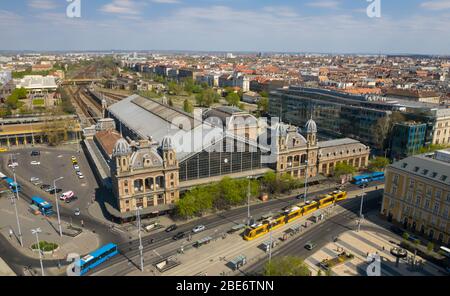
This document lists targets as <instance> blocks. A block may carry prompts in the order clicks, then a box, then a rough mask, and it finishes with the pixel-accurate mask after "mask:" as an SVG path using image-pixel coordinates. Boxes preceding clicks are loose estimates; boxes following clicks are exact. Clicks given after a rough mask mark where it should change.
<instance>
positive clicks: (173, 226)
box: [166, 224, 178, 232]
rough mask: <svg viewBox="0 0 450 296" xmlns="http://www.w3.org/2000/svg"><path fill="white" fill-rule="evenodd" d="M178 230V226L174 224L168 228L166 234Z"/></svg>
mask: <svg viewBox="0 0 450 296" xmlns="http://www.w3.org/2000/svg"><path fill="white" fill-rule="evenodd" d="M177 228H178V226H177V225H176V224H172V225H170V226H169V227H167V228H166V232H171V231H174V230H175V229H177Z"/></svg>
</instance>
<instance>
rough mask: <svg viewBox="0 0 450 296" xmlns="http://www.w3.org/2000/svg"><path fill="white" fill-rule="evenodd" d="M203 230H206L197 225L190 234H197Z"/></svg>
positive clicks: (202, 226)
mask: <svg viewBox="0 0 450 296" xmlns="http://www.w3.org/2000/svg"><path fill="white" fill-rule="evenodd" d="M205 229H206V227H205V225H198V226H195V227H194V228H193V229H192V232H193V233H199V232H202V231H204V230H205Z"/></svg>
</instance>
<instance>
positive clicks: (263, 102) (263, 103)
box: [258, 97, 269, 113]
mask: <svg viewBox="0 0 450 296" xmlns="http://www.w3.org/2000/svg"><path fill="white" fill-rule="evenodd" d="M258 110H259V111H260V112H263V113H267V111H268V110H269V99H268V98H265V97H262V98H260V99H259V101H258Z"/></svg>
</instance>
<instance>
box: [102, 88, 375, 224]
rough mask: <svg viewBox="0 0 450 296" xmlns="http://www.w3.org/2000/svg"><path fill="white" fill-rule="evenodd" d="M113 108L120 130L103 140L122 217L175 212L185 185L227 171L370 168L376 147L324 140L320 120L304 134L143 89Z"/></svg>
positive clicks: (319, 173)
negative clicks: (187, 106)
mask: <svg viewBox="0 0 450 296" xmlns="http://www.w3.org/2000/svg"><path fill="white" fill-rule="evenodd" d="M198 111H200V114H197V112H198ZM107 114H108V115H109V118H111V119H113V120H114V122H115V126H116V132H111V131H110V132H105V131H103V132H101V134H99V137H98V138H99V139H100V141H95V144H96V145H97V146H98V145H100V146H104V147H100V148H99V150H101V151H110V152H111V160H110V161H109V166H110V177H111V184H112V190H113V192H114V199H115V209H108V210H109V211H110V213H111V214H113V216H116V217H117V218H120V219H129V218H132V217H134V215H135V211H136V208H137V207H141V208H142V209H143V210H142V214H143V215H149V214H155V213H157V214H161V213H165V212H168V211H170V210H171V209H173V207H174V205H175V203H176V202H177V201H178V199H179V198H180V196H182V193H183V192H184V191H186V190H189V189H191V188H193V187H195V186H200V185H205V184H210V183H211V182H218V181H220V180H221V179H222V178H223V177H225V176H227V177H231V178H246V177H253V178H258V177H261V176H263V175H264V174H265V173H267V172H271V171H273V172H276V173H279V174H284V173H287V174H290V175H292V176H293V177H294V178H298V179H305V178H306V176H307V174H308V181H310V182H317V181H319V180H324V179H326V177H327V176H328V175H330V174H331V173H332V171H333V168H334V167H335V165H336V164H337V163H339V162H346V163H348V164H351V165H353V166H355V167H356V168H357V169H363V168H365V167H366V166H367V164H368V160H369V154H370V149H369V147H367V146H365V145H363V144H361V143H360V142H358V141H355V140H352V139H340V140H332V141H326V142H320V141H318V139H317V126H316V123H315V122H314V120H312V119H311V120H309V121H308V123H307V124H306V126H305V130H304V133H303V134H302V133H301V132H300V130H299V129H298V128H297V127H294V126H291V125H286V124H283V123H279V122H278V123H272V122H271V123H269V124H268V123H267V122H265V121H261V120H259V119H257V118H255V117H254V116H253V115H251V114H249V113H247V112H243V111H242V110H239V109H237V108H233V107H218V108H214V109H208V110H196V111H195V112H194V115H191V114H188V113H185V112H183V111H181V110H178V109H176V108H173V107H170V106H168V105H166V104H163V103H161V102H158V101H156V100H152V99H148V98H143V97H141V96H138V95H132V96H130V97H128V98H126V99H124V100H122V101H119V102H117V103H115V104H113V105H111V106H109V107H108V110H107ZM108 133H111V135H112V134H114V138H115V139H117V141H116V142H115V143H114V145H113V144H112V142H111V141H109V140H101V139H104V138H105V137H108V136H105V135H108ZM118 135H121V136H120V138H119V136H118ZM102 154H103V155H104V154H105V153H102ZM108 154H109V153H108Z"/></svg>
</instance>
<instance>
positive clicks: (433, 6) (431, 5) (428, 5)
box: [420, 0, 450, 10]
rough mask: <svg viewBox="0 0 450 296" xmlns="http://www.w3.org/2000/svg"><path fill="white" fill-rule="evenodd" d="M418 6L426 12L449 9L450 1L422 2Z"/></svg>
mask: <svg viewBox="0 0 450 296" xmlns="http://www.w3.org/2000/svg"><path fill="white" fill-rule="evenodd" d="M420 6H421V7H422V8H425V9H428V10H444V9H450V0H437V1H427V2H423V3H422V4H421V5H420Z"/></svg>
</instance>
